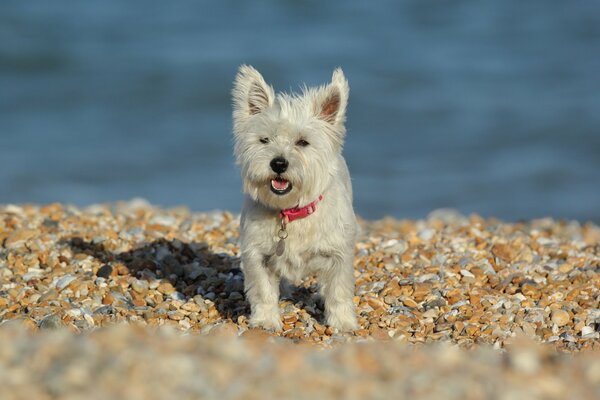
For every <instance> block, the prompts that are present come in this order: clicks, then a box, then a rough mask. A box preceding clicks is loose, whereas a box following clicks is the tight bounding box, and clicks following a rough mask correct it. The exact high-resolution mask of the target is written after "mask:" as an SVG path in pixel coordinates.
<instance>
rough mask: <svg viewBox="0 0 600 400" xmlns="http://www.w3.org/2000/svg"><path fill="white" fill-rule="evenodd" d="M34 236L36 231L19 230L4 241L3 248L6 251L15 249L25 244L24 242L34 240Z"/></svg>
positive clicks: (36, 233)
mask: <svg viewBox="0 0 600 400" xmlns="http://www.w3.org/2000/svg"><path fill="white" fill-rule="evenodd" d="M36 235H38V231H35V230H32V229H20V230H17V231H14V232H13V233H12V234H11V235H9V236H8V238H6V240H5V241H4V247H6V248H7V249H14V248H17V247H19V246H22V245H23V244H25V242H26V241H28V240H30V239H32V238H34V237H35V236H36Z"/></svg>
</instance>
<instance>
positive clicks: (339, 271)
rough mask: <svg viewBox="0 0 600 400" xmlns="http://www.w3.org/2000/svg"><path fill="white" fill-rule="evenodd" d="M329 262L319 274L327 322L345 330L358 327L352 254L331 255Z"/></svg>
mask: <svg viewBox="0 0 600 400" xmlns="http://www.w3.org/2000/svg"><path fill="white" fill-rule="evenodd" d="M350 254H352V253H350ZM329 262H330V264H329V265H328V266H326V267H325V268H323V269H322V271H321V273H320V274H319V283H320V286H321V294H322V295H323V299H324V301H325V318H326V319H327V324H328V325H330V326H332V327H334V328H337V329H339V330H340V331H344V332H347V331H352V330H355V329H358V323H357V322H356V311H355V307H354V303H353V301H352V299H353V297H354V269H353V266H352V255H348V256H343V257H337V256H334V257H330V258H329Z"/></svg>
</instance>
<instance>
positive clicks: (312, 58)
mask: <svg viewBox="0 0 600 400" xmlns="http://www.w3.org/2000/svg"><path fill="white" fill-rule="evenodd" d="M377 4H378V5H377V6H372V5H369V4H367V3H364V4H363V3H359V2H356V3H352V4H350V2H342V1H340V0H337V1H328V2H319V3H317V2H307V3H303V4H302V5H300V4H299V3H297V2H291V1H285V2H275V1H259V2H252V5H250V4H249V3H238V2H232V1H223V2H218V3H216V2H215V3H214V4H211V5H210V7H209V6H207V5H206V4H205V3H202V4H201V2H193V1H191V0H190V1H179V2H177V3H171V2H155V3H152V4H151V3H149V2H141V1H131V2H127V3H124V2H121V1H117V0H105V1H103V2H97V3H95V4H90V3H85V4H84V3H83V2H70V1H53V2H41V1H38V2H24V1H17V0H10V1H4V2H3V5H2V8H1V9H0V135H1V136H0V137H1V139H0V185H1V187H2V188H3V190H2V191H1V192H0V203H7V202H50V201H61V202H72V203H76V204H88V203H96V202H103V201H112V200H116V199H125V198H131V197H135V196H141V197H146V198H148V199H149V200H150V201H152V202H153V203H157V204H160V205H165V206H169V205H176V204H185V205H188V206H190V207H191V208H192V209H196V210H207V209H213V208H223V209H231V210H237V209H239V205H240V204H241V193H240V186H241V184H240V179H239V176H238V172H237V169H236V167H235V165H234V163H233V159H232V156H231V134H230V130H231V122H230V98H229V91H230V88H231V81H232V79H233V77H234V75H235V71H236V69H237V66H238V65H239V64H241V63H250V64H253V65H255V66H256V67H257V68H258V69H259V70H261V71H262V72H263V74H264V75H265V77H266V79H267V80H268V81H269V82H271V83H273V84H274V86H275V87H276V88H277V89H283V90H289V89H295V88H297V87H298V86H299V85H300V84H301V83H303V82H306V83H307V84H309V85H312V84H320V83H323V82H325V81H326V80H328V79H329V77H330V74H331V71H332V70H333V68H334V67H336V66H338V65H339V66H342V67H343V68H344V71H345V73H346V75H347V77H348V79H349V81H350V85H351V99H350V106H349V110H348V137H347V143H346V148H345V155H346V158H347V160H348V163H349V165H350V169H351V172H352V176H353V179H354V188H355V206H356V209H357V212H358V213H359V214H361V215H362V216H364V217H368V218H376V217H381V216H384V215H393V216H396V217H422V216H424V215H426V214H427V213H428V212H429V211H430V210H432V209H435V208H439V207H453V208H457V209H459V210H460V211H462V212H465V213H471V212H477V213H481V214H483V215H486V216H488V215H494V216H497V217H501V218H506V219H511V220H515V219H520V218H534V217H541V216H546V215H550V216H554V217H561V218H562V217H564V218H577V219H579V220H582V221H583V220H589V219H591V220H595V221H600V201H599V199H600V156H599V155H600V113H599V112H598V110H599V107H600V75H599V71H600V50H599V49H600V5H599V3H597V2H592V1H583V0H582V1H574V2H569V3H561V2H547V1H530V2H526V3H524V2H519V1H517V0H506V1H502V2H477V1H460V2H453V3H445V2H423V1H417V0H414V1H405V2H392V1H388V2H378V3H377Z"/></svg>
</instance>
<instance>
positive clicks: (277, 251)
mask: <svg viewBox="0 0 600 400" xmlns="http://www.w3.org/2000/svg"><path fill="white" fill-rule="evenodd" d="M286 224H287V218H286V217H283V218H281V228H280V229H279V232H278V233H277V236H278V237H279V242H277V246H276V247H275V255H276V256H277V257H280V256H281V255H282V254H283V252H284V251H285V239H286V238H287V237H288V233H287V231H286V230H285V225H286Z"/></svg>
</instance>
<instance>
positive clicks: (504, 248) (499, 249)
mask: <svg viewBox="0 0 600 400" xmlns="http://www.w3.org/2000/svg"><path fill="white" fill-rule="evenodd" d="M492 254H494V255H495V256H496V257H498V258H500V259H501V260H503V261H505V262H510V261H511V260H512V259H513V258H514V256H515V254H514V252H513V250H512V249H511V248H510V246H508V245H506V244H499V243H496V244H495V245H493V246H492Z"/></svg>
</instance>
